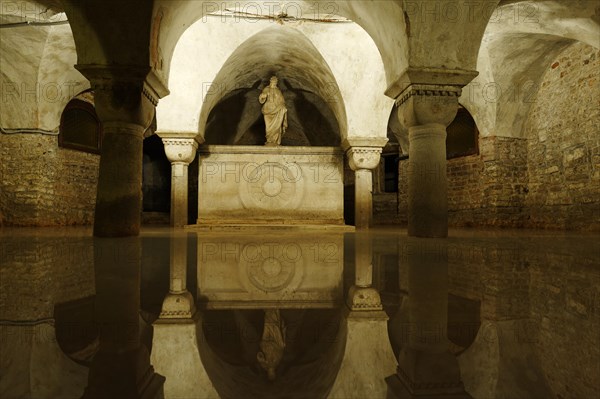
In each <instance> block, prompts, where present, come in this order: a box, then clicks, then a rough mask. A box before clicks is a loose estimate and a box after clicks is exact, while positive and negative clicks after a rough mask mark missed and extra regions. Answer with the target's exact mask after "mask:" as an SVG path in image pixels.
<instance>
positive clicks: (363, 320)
mask: <svg viewBox="0 0 600 399" xmlns="http://www.w3.org/2000/svg"><path fill="white" fill-rule="evenodd" d="M354 237H355V245H354V250H355V252H354V261H355V278H354V282H355V283H354V285H353V286H352V287H351V288H350V290H349V292H348V297H347V299H346V304H347V308H346V310H345V313H346V323H347V329H348V330H347V335H346V347H345V352H344V358H343V360H342V365H341V366H340V370H339V372H338V375H337V377H336V381H335V383H334V385H333V388H332V389H331V392H330V394H329V397H330V398H368V397H375V398H378V397H385V394H386V385H385V380H384V378H385V376H386V375H389V373H390V372H393V370H394V366H395V364H396V359H395V358H394V353H393V352H392V347H391V345H390V341H389V337H388V333H387V321H388V317H387V315H386V313H385V312H384V311H383V307H382V305H381V298H380V295H379V292H378V291H377V290H376V289H375V288H374V287H372V281H373V264H372V262H373V245H372V241H371V240H372V237H371V235H370V234H369V233H368V232H361V233H356V234H355V235H354Z"/></svg>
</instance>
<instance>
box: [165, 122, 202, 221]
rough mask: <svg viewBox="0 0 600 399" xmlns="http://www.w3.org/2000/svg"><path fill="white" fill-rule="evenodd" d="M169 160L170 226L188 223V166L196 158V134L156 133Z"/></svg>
mask: <svg viewBox="0 0 600 399" xmlns="http://www.w3.org/2000/svg"><path fill="white" fill-rule="evenodd" d="M158 135H159V136H160V137H161V138H162V141H163V144H164V146H165V153H166V154H167V158H168V159H169V161H170V162H171V226H173V227H182V226H185V225H186V224H188V167H189V165H190V163H192V162H193V161H194V159H195V158H196V150H197V149H198V142H197V141H196V140H197V139H196V135H195V134H192V135H189V134H179V133H158Z"/></svg>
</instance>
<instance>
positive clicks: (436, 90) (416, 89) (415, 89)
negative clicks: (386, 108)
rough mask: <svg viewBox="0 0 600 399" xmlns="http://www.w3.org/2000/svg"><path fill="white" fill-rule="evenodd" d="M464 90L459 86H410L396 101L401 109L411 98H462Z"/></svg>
mask: <svg viewBox="0 0 600 399" xmlns="http://www.w3.org/2000/svg"><path fill="white" fill-rule="evenodd" d="M461 94H462V88H461V87H458V86H441V85H440V86H438V85H410V86H409V87H407V88H406V89H405V90H404V91H403V92H402V93H400V95H399V96H398V98H397V99H396V106H397V107H401V106H402V105H403V104H404V103H406V102H407V101H408V100H409V99H410V98H411V97H415V96H419V97H456V98H457V99H458V97H460V96H461Z"/></svg>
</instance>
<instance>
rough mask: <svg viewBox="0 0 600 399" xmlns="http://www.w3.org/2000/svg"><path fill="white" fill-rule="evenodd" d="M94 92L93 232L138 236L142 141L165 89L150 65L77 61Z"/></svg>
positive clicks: (108, 234) (105, 234)
mask: <svg viewBox="0 0 600 399" xmlns="http://www.w3.org/2000/svg"><path fill="white" fill-rule="evenodd" d="M76 68H77V69H78V70H79V71H80V72H81V73H82V74H83V75H84V76H85V77H86V78H88V79H89V81H90V83H91V86H92V89H93V90H94V100H95V106H96V112H97V114H98V116H99V118H100V120H101V122H102V130H103V133H102V155H101V157H100V168H99V177H98V189H97V195H96V209H95V214H94V235H95V236H97V237H124V236H135V235H138V234H139V229H140V219H141V204H142V141H143V135H144V131H145V130H146V129H147V128H148V126H149V125H150V123H151V122H152V119H153V117H154V112H155V107H156V104H158V99H159V98H160V97H163V96H164V95H166V94H167V93H168V90H167V89H166V87H165V86H164V85H163V84H162V82H160V80H159V79H158V78H157V77H156V75H155V74H154V72H153V71H152V70H151V68H150V67H138V66H108V65H76Z"/></svg>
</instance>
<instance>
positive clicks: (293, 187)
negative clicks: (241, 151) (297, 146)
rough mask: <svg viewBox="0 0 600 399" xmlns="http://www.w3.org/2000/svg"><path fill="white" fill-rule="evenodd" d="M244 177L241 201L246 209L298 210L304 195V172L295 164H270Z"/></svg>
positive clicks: (241, 187)
mask: <svg viewBox="0 0 600 399" xmlns="http://www.w3.org/2000/svg"><path fill="white" fill-rule="evenodd" d="M248 169H250V170H249V171H248V172H247V173H245V174H244V179H243V181H242V184H240V198H241V200H242V203H243V205H244V207H245V208H246V209H252V208H254V209H256V208H258V209H265V210H271V211H272V210H283V209H295V208H297V207H298V206H299V205H300V201H301V200H302V196H303V194H304V182H303V179H302V170H301V169H300V167H299V166H297V165H296V164H281V163H276V162H268V163H264V164H262V165H256V167H254V168H251V166H248Z"/></svg>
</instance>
